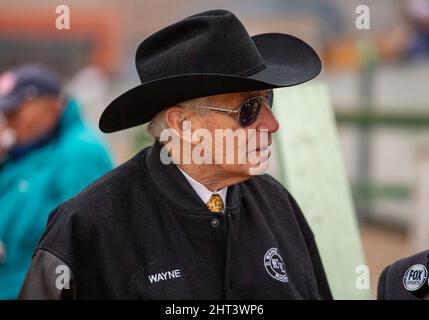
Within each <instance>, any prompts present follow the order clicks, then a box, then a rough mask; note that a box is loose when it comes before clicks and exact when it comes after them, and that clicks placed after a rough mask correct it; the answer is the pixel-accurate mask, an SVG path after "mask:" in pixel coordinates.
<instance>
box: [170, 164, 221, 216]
mask: <svg viewBox="0 0 429 320" xmlns="http://www.w3.org/2000/svg"><path fill="white" fill-rule="evenodd" d="M177 168H179V170H180V171H181V172H182V173H183V175H184V176H185V178H186V180H188V182H189V183H190V184H191V186H192V188H193V189H194V190H195V192H196V193H197V194H198V196H199V197H200V198H201V200H202V201H203V202H204V203H207V202H208V201H209V199H210V197H211V196H212V195H213V194H218V195H220V197H221V198H222V201H223V207H224V208H225V205H226V194H227V191H228V187H225V188H222V189H220V190H216V191H210V190H209V189H207V188H206V187H205V186H204V185H203V184H201V183H199V182H198V181H197V180H195V179H194V178H192V177H191V176H190V175H188V174H187V173H186V172H185V171H183V170H182V169H181V168H180V167H179V166H177Z"/></svg>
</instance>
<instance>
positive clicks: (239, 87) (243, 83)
mask: <svg viewBox="0 0 429 320" xmlns="http://www.w3.org/2000/svg"><path fill="white" fill-rule="evenodd" d="M251 38H252V40H253V42H254V43H255V45H256V47H257V48H258V50H259V52H260V54H261V56H262V58H263V60H264V62H265V67H264V68H263V69H262V70H260V71H258V72H256V73H254V74H252V75H249V76H237V75H228V74H214V73H191V74H182V75H176V76H172V77H164V78H160V79H157V80H154V81H149V82H145V83H142V84H141V85H139V86H137V87H134V88H133V89H131V90H128V91H127V92H125V93H123V94H122V95H120V96H119V97H117V98H116V99H115V100H113V101H112V102H111V103H110V104H109V105H108V106H107V108H106V109H105V110H104V112H103V114H102V115H101V117H100V121H99V127H100V129H101V131H103V132H105V133H111V132H115V131H119V130H123V129H127V128H131V127H135V126H138V125H141V124H144V123H146V122H149V121H150V120H151V119H152V118H153V117H154V116H155V115H156V114H157V113H158V112H160V111H161V110H163V109H165V108H167V107H169V106H173V105H175V104H178V103H179V102H182V101H186V100H191V99H195V98H199V97H205V96H211V95H217V94H224V93H232V92H244V91H254V90H264V89H271V88H281V87H290V86H294V85H297V84H301V83H304V82H306V81H308V80H311V79H313V78H314V77H316V76H317V75H318V74H319V73H320V71H321V62H320V59H319V57H318V55H317V53H316V52H315V51H314V50H313V49H312V48H311V47H310V46H309V45H308V44H307V43H305V42H304V41H302V40H300V39H298V38H296V37H293V36H291V35H287V34H280V33H266V34H259V35H256V36H253V37H251Z"/></svg>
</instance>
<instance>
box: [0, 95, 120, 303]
mask: <svg viewBox="0 0 429 320" xmlns="http://www.w3.org/2000/svg"><path fill="white" fill-rule="evenodd" d="M111 168H112V161H111V158H110V156H109V153H108V151H107V149H106V146H105V145H104V144H103V142H102V141H101V139H100V137H98V135H97V133H96V132H95V131H94V130H93V129H91V128H90V127H89V126H88V125H87V124H86V123H85V122H83V121H82V118H81V117H80V114H79V108H78V105H77V104H76V102H75V101H73V100H70V101H69V103H68V104H67V106H66V107H65V110H64V112H63V114H62V116H61V118H60V121H59V123H58V126H57V129H56V130H55V134H52V135H51V137H50V138H49V140H47V141H46V142H44V143H43V144H42V145H40V146H38V147H36V148H33V149H32V150H31V151H29V152H27V153H26V154H24V155H22V156H20V157H17V158H15V159H13V158H11V159H9V160H6V162H4V163H3V164H0V299H15V298H16V297H17V296H18V293H19V289H20V287H21V285H22V283H23V281H24V277H25V275H26V273H27V271H28V268H29V266H30V263H31V258H32V255H33V252H34V249H35V247H36V245H37V242H38V240H39V238H40V237H41V235H42V233H43V231H44V230H45V226H46V222H47V218H48V215H49V213H50V212H51V211H52V210H53V209H54V208H55V207H56V206H58V205H59V204H61V203H62V202H64V201H65V200H67V199H69V198H71V197H73V196H74V195H75V194H77V193H78V192H80V191H81V190H82V189H83V188H84V187H86V186H87V185H88V184H90V183H91V182H92V181H94V180H95V179H97V178H98V177H100V176H101V175H102V174H103V173H105V172H106V171H108V170H110V169H111Z"/></svg>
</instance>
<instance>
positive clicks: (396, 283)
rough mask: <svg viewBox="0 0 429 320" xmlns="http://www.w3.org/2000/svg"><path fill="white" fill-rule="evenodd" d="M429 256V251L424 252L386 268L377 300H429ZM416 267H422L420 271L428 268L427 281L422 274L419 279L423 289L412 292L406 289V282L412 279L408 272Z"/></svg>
mask: <svg viewBox="0 0 429 320" xmlns="http://www.w3.org/2000/svg"><path fill="white" fill-rule="evenodd" d="M428 255H429V252H428V251H423V252H420V253H418V254H415V255H413V256H411V257H407V258H403V259H401V260H398V261H396V262H395V263H392V264H391V265H390V266H388V267H386V268H385V269H384V270H383V272H382V273H381V275H380V278H379V280H378V290H377V299H379V300H423V299H425V300H429V283H428V279H427V271H428V268H429V258H428ZM415 265H420V266H419V267H420V268H418V269H420V271H421V269H424V268H422V267H421V266H425V267H426V279H424V277H423V276H424V272H421V273H420V274H419V277H418V279H417V280H418V281H419V282H420V283H421V288H419V289H418V290H412V291H410V290H407V288H406V285H407V283H406V281H407V279H409V278H410V276H409V273H408V274H407V271H408V270H410V268H411V267H413V266H415ZM423 271H424V270H423ZM404 278H405V279H404ZM404 282H405V284H404Z"/></svg>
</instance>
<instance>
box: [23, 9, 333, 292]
mask: <svg viewBox="0 0 429 320" xmlns="http://www.w3.org/2000/svg"><path fill="white" fill-rule="evenodd" d="M136 65H137V71H138V74H139V76H140V79H141V82H142V84H141V85H139V86H138V87H136V88H134V89H132V90H130V91H128V92H126V93H124V94H123V95H122V96H120V97H119V98H117V99H116V100H114V101H113V102H112V103H111V104H110V105H109V106H108V107H107V109H106V110H105V111H104V113H103V115H102V117H101V119H100V128H101V129H102V130H103V131H104V132H114V131H118V130H121V129H126V128H129V127H132V126H136V125H139V124H142V123H146V122H149V121H150V124H149V132H150V133H151V134H152V135H153V136H154V137H155V138H156V142H155V143H154V145H153V146H152V147H150V148H147V149H144V150H142V151H141V152H140V153H138V154H137V155H136V156H134V157H133V158H132V159H130V160H129V161H128V162H126V163H125V164H123V165H121V166H120V167H118V168H116V169H114V170H113V171H111V172H110V173H108V174H106V175H105V176H103V177H102V178H101V179H99V180H98V181H96V182H95V183H94V184H92V185H91V186H89V187H88V188H87V189H86V190H84V191H83V192H82V193H80V194H79V195H78V196H77V197H75V198H74V199H72V200H70V201H68V202H66V203H64V204H63V205H61V206H59V207H58V208H57V209H55V210H54V212H53V213H52V214H51V216H50V221H49V224H48V227H47V230H46V232H45V234H44V236H43V237H42V239H41V241H40V243H39V246H38V249H37V251H36V253H35V256H34V258H33V264H32V267H31V269H30V271H29V273H28V275H27V279H26V282H25V283H24V286H23V288H22V291H21V298H22V299H32V298H52V299H58V298H63V299H67V298H72V299H73V298H74V299H92V298H101V299H127V298H131V299H330V298H331V294H330V290H329V286H328V283H327V280H326V277H325V273H324V270H323V266H322V263H321V260H320V257H319V254H318V250H317V247H316V243H315V241H314V237H313V234H312V232H311V230H310V228H309V226H308V224H307V222H306V221H305V218H304V216H303V214H302V213H301V211H300V209H299V207H298V204H297V203H296V202H295V200H294V199H293V197H292V196H291V195H290V194H289V193H288V191H287V190H286V189H285V188H284V187H282V186H281V185H280V184H279V183H278V182H277V181H275V180H274V179H273V178H272V177H270V176H269V175H264V174H261V173H262V172H263V171H264V170H265V169H266V167H267V163H268V158H269V156H270V150H269V145H270V144H271V136H272V134H273V133H274V132H275V131H276V130H277V129H278V127H279V124H278V122H277V120H276V118H275V117H274V115H273V113H272V111H271V107H272V101H273V95H272V94H273V92H272V89H273V88H278V87H285V86H292V85H296V84H299V83H302V82H305V81H307V80H310V79H312V78H313V77H315V76H316V75H317V74H318V73H319V72H320V60H319V58H318V56H317V54H316V53H315V52H314V51H313V50H312V49H311V47H309V46H308V45H307V44H305V43H304V42H303V41H301V40H299V39H297V38H295V37H292V36H289V35H285V34H262V35H257V36H253V37H250V36H249V35H248V33H247V32H246V30H245V29H244V27H243V25H242V24H241V23H240V21H239V20H238V19H237V17H236V16H235V15H233V14H232V13H231V12H229V11H224V10H214V11H207V12H203V13H200V14H196V15H193V16H191V17H188V18H186V19H183V20H181V21H179V22H177V23H175V24H173V25H171V26H168V27H166V28H164V29H162V30H161V31H159V32H156V33H155V34H153V35H152V36H150V37H149V38H147V39H146V40H144V41H143V42H142V43H141V44H140V46H139V48H138V50H137V55H136ZM219 132H220V133H219ZM228 141H229V142H228ZM223 142H225V143H223ZM231 159H232V160H231Z"/></svg>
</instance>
